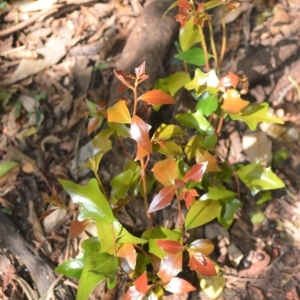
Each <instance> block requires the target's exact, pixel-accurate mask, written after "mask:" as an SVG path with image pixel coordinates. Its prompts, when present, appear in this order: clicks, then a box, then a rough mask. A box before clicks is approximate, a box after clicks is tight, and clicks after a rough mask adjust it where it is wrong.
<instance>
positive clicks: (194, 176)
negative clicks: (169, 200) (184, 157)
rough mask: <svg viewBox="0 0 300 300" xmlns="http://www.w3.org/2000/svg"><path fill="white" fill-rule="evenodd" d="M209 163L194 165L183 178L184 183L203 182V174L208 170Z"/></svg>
mask: <svg viewBox="0 0 300 300" xmlns="http://www.w3.org/2000/svg"><path fill="white" fill-rule="evenodd" d="M206 166H207V162H204V163H200V164H196V165H193V166H192V167H191V169H190V170H189V171H187V172H186V174H185V175H184V177H183V181H184V182H186V183H189V182H199V181H201V179H202V177H203V174H204V172H205V170H206Z"/></svg>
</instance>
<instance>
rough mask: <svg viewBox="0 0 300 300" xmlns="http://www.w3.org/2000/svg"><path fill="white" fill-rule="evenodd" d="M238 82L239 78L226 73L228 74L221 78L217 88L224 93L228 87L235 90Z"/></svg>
mask: <svg viewBox="0 0 300 300" xmlns="http://www.w3.org/2000/svg"><path fill="white" fill-rule="evenodd" d="M239 81H240V78H239V77H238V76H237V75H235V74H234V73H232V72H228V74H227V75H226V76H225V77H223V78H221V80H220V81H219V83H218V86H217V87H218V88H224V91H225V90H226V89H227V88H230V87H233V88H236V87H237V85H238V83H239Z"/></svg>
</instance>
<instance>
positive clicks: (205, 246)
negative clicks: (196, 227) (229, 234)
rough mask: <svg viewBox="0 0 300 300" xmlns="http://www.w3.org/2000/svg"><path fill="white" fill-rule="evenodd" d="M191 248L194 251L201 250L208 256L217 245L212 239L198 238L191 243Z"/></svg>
mask: <svg viewBox="0 0 300 300" xmlns="http://www.w3.org/2000/svg"><path fill="white" fill-rule="evenodd" d="M189 249H191V250H192V252H200V253H201V254H203V255H205V256H206V255H209V254H210V253H212V252H213V251H214V249H215V246H214V244H213V243H212V241H211V240H208V239H198V240H195V241H193V242H192V243H191V244H190V246H189Z"/></svg>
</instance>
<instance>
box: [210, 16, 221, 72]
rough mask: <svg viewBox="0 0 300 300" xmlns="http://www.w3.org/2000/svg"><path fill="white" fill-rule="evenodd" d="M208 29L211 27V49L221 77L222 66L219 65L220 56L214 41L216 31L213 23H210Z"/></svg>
mask: <svg viewBox="0 0 300 300" xmlns="http://www.w3.org/2000/svg"><path fill="white" fill-rule="evenodd" d="M208 27H209V36H210V43H211V49H212V52H213V56H214V59H215V64H216V71H217V72H216V73H217V75H218V76H219V75H220V74H219V73H220V65H219V59H218V54H217V49H216V44H215V39H214V30H213V27H212V23H211V21H209V22H208Z"/></svg>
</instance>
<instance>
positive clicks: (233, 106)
mask: <svg viewBox="0 0 300 300" xmlns="http://www.w3.org/2000/svg"><path fill="white" fill-rule="evenodd" d="M223 98H224V102H223V105H222V106H221V108H222V109H224V110H225V111H226V112H228V113H229V114H238V113H239V112H241V110H242V109H243V108H245V107H246V106H248V105H249V101H245V100H243V99H241V97H240V95H239V93H238V92H237V91H236V90H234V89H230V90H227V91H226V92H225V93H224V95H223Z"/></svg>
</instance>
